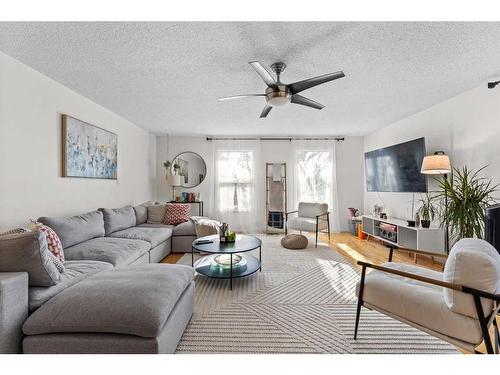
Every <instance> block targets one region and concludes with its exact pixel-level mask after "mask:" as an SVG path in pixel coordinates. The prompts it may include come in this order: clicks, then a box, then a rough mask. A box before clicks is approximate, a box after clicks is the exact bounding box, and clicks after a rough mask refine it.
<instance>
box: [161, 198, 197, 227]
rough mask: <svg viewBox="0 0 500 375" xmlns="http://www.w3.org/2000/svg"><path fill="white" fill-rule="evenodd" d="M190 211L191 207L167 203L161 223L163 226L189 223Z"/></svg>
mask: <svg viewBox="0 0 500 375" xmlns="http://www.w3.org/2000/svg"><path fill="white" fill-rule="evenodd" d="M190 211H191V206H190V205H189V204H181V203H167V208H166V210H165V218H164V219H163V222H164V223H165V224H170V225H178V224H181V223H184V222H186V221H189V212H190Z"/></svg>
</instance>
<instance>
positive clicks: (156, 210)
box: [147, 204, 167, 223]
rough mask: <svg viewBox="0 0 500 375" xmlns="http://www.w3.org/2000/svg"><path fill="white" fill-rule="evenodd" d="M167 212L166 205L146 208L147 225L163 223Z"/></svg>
mask: <svg viewBox="0 0 500 375" xmlns="http://www.w3.org/2000/svg"><path fill="white" fill-rule="evenodd" d="M166 210H167V205H166V204H155V205H154V206H148V221H147V222H148V223H163V219H164V218H165V212H166Z"/></svg>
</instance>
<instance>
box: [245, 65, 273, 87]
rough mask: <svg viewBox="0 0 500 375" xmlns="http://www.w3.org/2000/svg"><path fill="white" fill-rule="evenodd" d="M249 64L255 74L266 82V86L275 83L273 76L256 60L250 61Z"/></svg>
mask: <svg viewBox="0 0 500 375" xmlns="http://www.w3.org/2000/svg"><path fill="white" fill-rule="evenodd" d="M249 64H250V65H251V66H252V68H254V69H255V71H256V72H257V74H258V75H259V76H260V78H262V80H263V81H264V82H265V83H266V85H268V86H274V85H276V80H275V79H274V78H273V76H272V75H271V73H269V72H268V71H267V69H266V68H264V67H263V66H262V64H261V63H260V62H258V61H251V62H249Z"/></svg>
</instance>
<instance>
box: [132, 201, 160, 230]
mask: <svg viewBox="0 0 500 375" xmlns="http://www.w3.org/2000/svg"><path fill="white" fill-rule="evenodd" d="M154 204H155V203H154V202H153V201H147V202H144V203H141V204H140V205H138V206H134V212H135V225H140V224H144V223H145V222H146V221H148V206H152V205H154Z"/></svg>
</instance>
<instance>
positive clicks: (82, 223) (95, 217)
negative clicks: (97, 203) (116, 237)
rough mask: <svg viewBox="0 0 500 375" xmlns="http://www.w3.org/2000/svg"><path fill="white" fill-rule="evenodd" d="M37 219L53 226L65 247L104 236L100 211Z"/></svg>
mask: <svg viewBox="0 0 500 375" xmlns="http://www.w3.org/2000/svg"><path fill="white" fill-rule="evenodd" d="M37 221H39V222H41V223H43V224H45V225H47V226H49V227H51V228H52V229H53V230H54V231H55V232H56V233H57V235H58V236H59V239H60V240H61V243H62V245H63V249H66V248H67V247H70V246H73V245H76V244H79V243H80V242H83V241H87V240H90V239H92V238H96V237H103V236H104V219H103V216H102V212H100V211H92V212H89V213H86V214H82V215H77V216H69V217H40V218H38V220H37Z"/></svg>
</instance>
